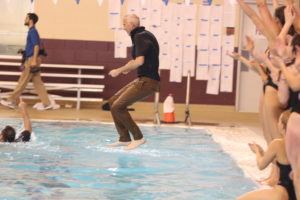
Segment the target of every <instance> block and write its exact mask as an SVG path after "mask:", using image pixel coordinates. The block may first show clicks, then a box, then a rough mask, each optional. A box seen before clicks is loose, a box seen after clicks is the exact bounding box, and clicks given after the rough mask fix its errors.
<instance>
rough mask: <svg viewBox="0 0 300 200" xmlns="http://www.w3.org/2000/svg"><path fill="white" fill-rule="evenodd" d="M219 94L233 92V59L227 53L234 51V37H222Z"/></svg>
mask: <svg viewBox="0 0 300 200" xmlns="http://www.w3.org/2000/svg"><path fill="white" fill-rule="evenodd" d="M222 43H223V44H222V69H221V88H220V91H221V92H232V90H233V59H232V58H231V57H229V56H228V55H227V52H233V51H234V35H229V36H224V37H223V42H222Z"/></svg>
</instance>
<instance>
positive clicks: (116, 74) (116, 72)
mask: <svg viewBox="0 0 300 200" xmlns="http://www.w3.org/2000/svg"><path fill="white" fill-rule="evenodd" d="M108 74H109V75H110V76H111V77H117V76H119V75H120V74H121V72H120V70H119V69H113V70H111V71H110V72H109V73H108Z"/></svg>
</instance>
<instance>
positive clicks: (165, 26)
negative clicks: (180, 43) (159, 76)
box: [159, 3, 174, 69]
mask: <svg viewBox="0 0 300 200" xmlns="http://www.w3.org/2000/svg"><path fill="white" fill-rule="evenodd" d="M173 6H174V3H169V4H168V5H165V4H164V5H163V7H162V19H161V28H162V30H161V42H160V54H159V68H160V69H170V65H171V41H170V38H171V36H172V33H171V30H172V15H173Z"/></svg>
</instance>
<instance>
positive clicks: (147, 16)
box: [139, 0, 151, 29]
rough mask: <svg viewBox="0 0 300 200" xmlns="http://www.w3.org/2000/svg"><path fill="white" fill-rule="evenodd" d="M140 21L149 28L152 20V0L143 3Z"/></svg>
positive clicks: (145, 0)
mask: <svg viewBox="0 0 300 200" xmlns="http://www.w3.org/2000/svg"><path fill="white" fill-rule="evenodd" d="M139 17H140V21H141V25H142V26H144V27H146V29H149V26H150V20H151V0H144V2H142V3H141V12H140V16H139Z"/></svg>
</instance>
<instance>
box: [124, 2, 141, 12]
mask: <svg viewBox="0 0 300 200" xmlns="http://www.w3.org/2000/svg"><path fill="white" fill-rule="evenodd" d="M140 13H141V4H140V0H130V1H127V14H136V15H137V16H140Z"/></svg>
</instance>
